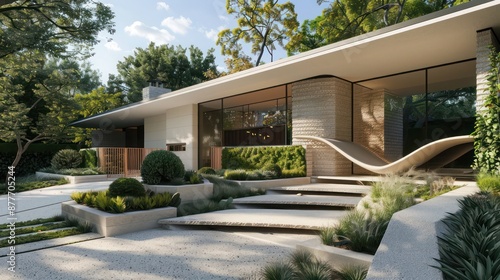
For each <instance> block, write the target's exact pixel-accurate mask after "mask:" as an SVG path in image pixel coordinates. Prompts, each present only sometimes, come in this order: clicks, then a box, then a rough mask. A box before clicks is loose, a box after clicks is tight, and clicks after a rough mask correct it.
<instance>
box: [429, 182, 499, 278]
mask: <svg viewBox="0 0 500 280" xmlns="http://www.w3.org/2000/svg"><path fill="white" fill-rule="evenodd" d="M459 203H460V210H459V211H458V212H456V213H453V214H450V215H449V216H448V217H446V218H445V219H444V220H443V223H444V224H445V225H446V227H447V231H446V232H445V233H444V234H443V236H441V237H438V245H439V255H440V258H439V259H436V261H437V262H438V263H439V264H440V266H437V267H436V268H438V269H440V270H441V271H442V273H443V277H444V279H457V280H461V279H463V280H469V279H500V239H499V237H500V198H499V197H498V196H495V195H493V194H491V193H488V192H480V193H478V194H475V195H472V196H469V197H465V198H464V199H462V200H460V201H459Z"/></svg>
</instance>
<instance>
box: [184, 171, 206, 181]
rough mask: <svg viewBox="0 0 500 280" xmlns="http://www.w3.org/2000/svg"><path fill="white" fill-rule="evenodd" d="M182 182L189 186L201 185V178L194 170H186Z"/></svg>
mask: <svg viewBox="0 0 500 280" xmlns="http://www.w3.org/2000/svg"><path fill="white" fill-rule="evenodd" d="M184 181H186V182H188V183H189V184H201V183H203V178H202V177H201V175H200V174H198V173H197V172H196V171H194V170H186V173H185V174H184Z"/></svg>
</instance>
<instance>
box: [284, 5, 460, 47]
mask: <svg viewBox="0 0 500 280" xmlns="http://www.w3.org/2000/svg"><path fill="white" fill-rule="evenodd" d="M468 1H469V0H430V1H421V0H383V1H375V0H336V1H331V3H330V5H329V6H328V7H327V8H325V9H324V10H323V13H322V15H320V16H318V17H317V18H315V19H313V20H306V21H304V22H303V24H302V25H301V28H300V31H299V32H297V33H296V34H295V35H294V36H293V37H292V39H291V40H290V43H289V44H288V45H287V51H288V53H289V54H294V53H299V52H304V51H307V50H311V49H314V48H317V47H320V46H324V45H327V44H331V43H334V42H338V41H341V40H344V39H348V38H351V37H354V36H357V35H362V34H365V33H368V32H371V31H374V30H377V29H380V28H383V27H386V26H389V25H393V24H396V23H400V22H403V21H406V20H409V19H412V18H416V17H419V16H422V15H426V14H429V13H432V12H435V11H439V10H442V9H445V8H448V7H452V6H456V5H459V4H462V3H464V2H468ZM317 2H318V4H321V3H324V2H328V1H325V0H317Z"/></svg>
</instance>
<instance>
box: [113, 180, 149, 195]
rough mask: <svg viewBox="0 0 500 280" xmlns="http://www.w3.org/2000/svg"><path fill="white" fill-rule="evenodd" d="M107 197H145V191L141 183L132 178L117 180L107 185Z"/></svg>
mask: <svg viewBox="0 0 500 280" xmlns="http://www.w3.org/2000/svg"><path fill="white" fill-rule="evenodd" d="M109 195H110V196H111V197H117V196H121V197H124V196H135V197H138V196H145V195H146V190H145V189H144V186H143V185H142V184H141V182H139V181H137V180H136V179H134V178H118V179H116V180H114V181H113V183H111V184H110V185H109Z"/></svg>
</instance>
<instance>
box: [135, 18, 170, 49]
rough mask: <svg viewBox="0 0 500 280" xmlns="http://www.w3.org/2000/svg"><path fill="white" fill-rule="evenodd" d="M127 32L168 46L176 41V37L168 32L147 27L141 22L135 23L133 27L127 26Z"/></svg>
mask: <svg viewBox="0 0 500 280" xmlns="http://www.w3.org/2000/svg"><path fill="white" fill-rule="evenodd" d="M125 32H126V33H128V34H129V35H130V36H135V37H142V38H146V39H148V40H149V41H151V42H155V43H158V44H167V43H169V42H171V41H173V40H174V39H175V36H174V35H172V34H170V32H168V30H165V29H159V28H157V27H154V26H151V27H150V26H146V25H144V23H142V22H140V21H135V22H134V23H132V24H131V25H129V26H126V27H125Z"/></svg>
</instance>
